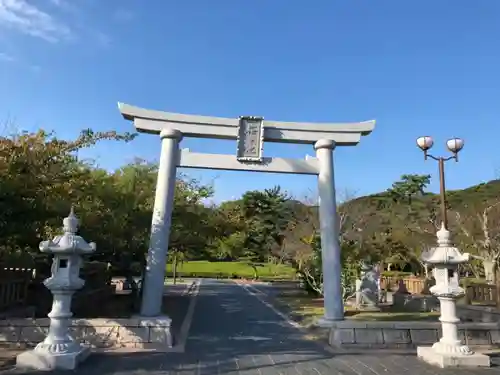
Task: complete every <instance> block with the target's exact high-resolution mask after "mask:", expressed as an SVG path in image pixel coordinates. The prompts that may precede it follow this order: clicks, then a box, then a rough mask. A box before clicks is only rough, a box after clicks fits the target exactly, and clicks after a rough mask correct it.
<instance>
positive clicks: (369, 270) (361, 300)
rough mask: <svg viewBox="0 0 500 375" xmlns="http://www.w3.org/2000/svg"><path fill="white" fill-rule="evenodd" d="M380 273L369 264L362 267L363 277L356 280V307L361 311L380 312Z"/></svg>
mask: <svg viewBox="0 0 500 375" xmlns="http://www.w3.org/2000/svg"><path fill="white" fill-rule="evenodd" d="M379 291H380V272H379V270H378V268H377V267H373V266H371V265H369V264H367V263H363V264H362V265H361V275H360V278H359V279H358V280H356V307H357V308H358V309H360V310H372V311H373V310H375V311H377V310H379V306H378V302H379Z"/></svg>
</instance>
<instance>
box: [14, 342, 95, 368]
mask: <svg viewBox="0 0 500 375" xmlns="http://www.w3.org/2000/svg"><path fill="white" fill-rule="evenodd" d="M89 354H90V347H88V346H83V345H80V346H79V347H78V348H77V349H76V350H75V351H71V352H68V353H61V354H54V353H49V352H48V351H43V350H29V351H26V352H24V353H21V354H19V355H18V356H17V358H16V367H18V368H22V369H33V370H42V371H50V370H55V369H62V370H74V369H76V368H77V366H78V364H79V363H80V362H83V361H84V360H85V359H86V358H87V357H88V356H89Z"/></svg>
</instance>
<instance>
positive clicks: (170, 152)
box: [141, 129, 182, 317]
mask: <svg viewBox="0 0 500 375" xmlns="http://www.w3.org/2000/svg"><path fill="white" fill-rule="evenodd" d="M160 138H161V155H160V163H159V166H158V179H157V181H156V193H155V203H154V207H153V218H152V222H151V235H150V239H149V249H148V255H147V259H146V274H145V278H144V288H143V290H142V301H141V316H144V317H155V316H161V308H162V300H163V289H164V288H163V284H164V282H165V273H166V264H167V251H168V241H169V238H170V225H171V222H172V209H173V207H174V193H175V179H176V171H177V162H178V155H179V143H180V141H181V140H182V133H181V132H180V131H178V130H175V129H164V130H162V131H161V132H160Z"/></svg>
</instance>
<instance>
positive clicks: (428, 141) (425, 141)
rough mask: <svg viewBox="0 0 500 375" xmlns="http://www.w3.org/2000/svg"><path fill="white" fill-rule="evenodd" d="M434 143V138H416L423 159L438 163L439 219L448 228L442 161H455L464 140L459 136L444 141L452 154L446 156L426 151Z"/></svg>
mask: <svg viewBox="0 0 500 375" xmlns="http://www.w3.org/2000/svg"><path fill="white" fill-rule="evenodd" d="M433 145H434V140H433V139H432V138H431V137H429V136H425V137H420V138H417V146H418V147H419V148H420V149H421V150H422V151H423V152H424V159H425V160H427V158H431V159H434V160H436V161H437V162H438V163H439V195H440V198H441V199H440V200H441V221H442V226H443V227H444V228H445V229H448V214H447V212H446V184H445V179H444V163H445V162H447V161H449V160H452V159H453V160H455V162H457V161H458V153H459V152H460V150H461V149H462V148H463V147H464V141H463V139H460V138H451V139H449V140H448V141H446V147H447V148H448V150H449V151H450V152H451V153H452V154H453V155H451V156H448V157H443V156H440V157H436V156H433V155H431V154H429V153H428V151H429V150H430V149H431V148H432V146H433Z"/></svg>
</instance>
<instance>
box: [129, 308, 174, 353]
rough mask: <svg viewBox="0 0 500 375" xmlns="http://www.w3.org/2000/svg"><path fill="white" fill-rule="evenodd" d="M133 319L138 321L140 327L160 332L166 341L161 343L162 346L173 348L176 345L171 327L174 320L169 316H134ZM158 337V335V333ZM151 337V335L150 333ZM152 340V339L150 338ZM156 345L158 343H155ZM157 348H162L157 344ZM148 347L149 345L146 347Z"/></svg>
mask: <svg viewBox="0 0 500 375" xmlns="http://www.w3.org/2000/svg"><path fill="white" fill-rule="evenodd" d="M133 318H135V319H138V321H139V327H149V328H153V329H156V330H160V331H161V333H162V334H163V336H164V339H163V340H162V341H161V344H164V345H165V346H166V347H167V348H172V347H173V345H174V340H173V337H172V332H171V329H170V326H171V325H172V319H170V318H169V317H168V316H167V315H159V316H141V315H134V316H133ZM157 335H158V333H157ZM150 336H151V333H150ZM150 340H151V337H150ZM155 343H156V341H155ZM156 344H157V345H156V346H157V347H161V345H158V343H156ZM146 346H148V345H146Z"/></svg>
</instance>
